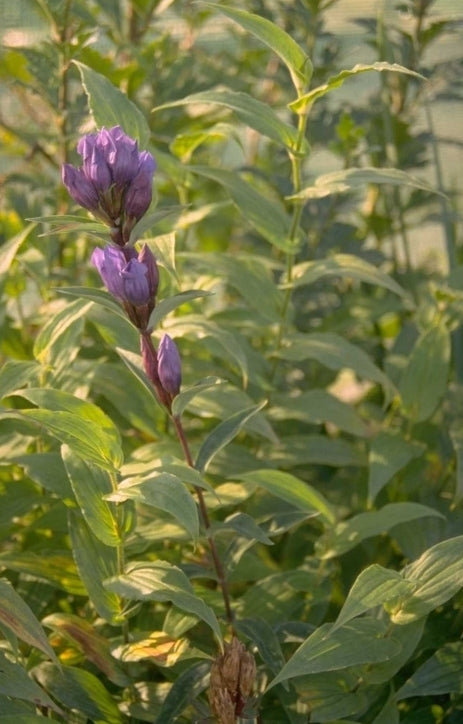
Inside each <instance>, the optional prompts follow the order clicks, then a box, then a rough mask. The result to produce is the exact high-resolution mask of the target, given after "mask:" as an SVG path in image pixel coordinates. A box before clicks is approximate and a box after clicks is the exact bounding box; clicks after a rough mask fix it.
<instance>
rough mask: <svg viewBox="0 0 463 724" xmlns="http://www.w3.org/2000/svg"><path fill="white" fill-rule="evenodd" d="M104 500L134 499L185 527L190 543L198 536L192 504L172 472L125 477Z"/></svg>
mask: <svg viewBox="0 0 463 724" xmlns="http://www.w3.org/2000/svg"><path fill="white" fill-rule="evenodd" d="M106 499H107V500H113V501H115V502H120V501H124V500H136V501H138V502H139V503H143V505H150V506H153V507H154V508H159V509H160V510H164V511H166V512H167V513H169V514H170V515H172V516H173V517H174V518H175V519H176V520H177V521H178V523H180V525H181V526H182V527H183V528H185V530H186V531H187V533H188V535H189V536H190V538H192V539H193V540H194V541H197V540H198V537H199V518H198V509H197V507H196V503H195V501H194V499H193V498H192V496H191V494H190V493H189V492H188V490H187V489H186V488H185V486H184V484H183V483H182V481H181V480H180V479H179V478H178V477H177V476H176V475H173V474H172V473H168V472H159V473H154V474H151V475H149V476H148V477H145V478H137V477H135V478H128V479H127V480H124V481H123V482H122V483H120V484H119V486H118V488H117V491H115V492H112V493H111V494H110V495H106Z"/></svg>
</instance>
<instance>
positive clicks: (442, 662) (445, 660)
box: [395, 641, 463, 701]
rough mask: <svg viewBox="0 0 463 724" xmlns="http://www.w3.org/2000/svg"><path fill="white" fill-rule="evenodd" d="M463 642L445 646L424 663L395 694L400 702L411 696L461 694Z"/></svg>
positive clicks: (462, 686) (462, 683)
mask: <svg viewBox="0 0 463 724" xmlns="http://www.w3.org/2000/svg"><path fill="white" fill-rule="evenodd" d="M462 661H463V642H461V641H455V642H454V643H448V644H445V645H444V646H443V647H442V648H440V649H438V651H436V652H435V653H434V654H433V655H432V656H431V657H430V658H429V659H427V661H425V662H424V664H422V665H421V666H420V667H419V668H418V669H417V670H416V671H414V672H413V676H412V677H411V678H410V679H408V681H406V682H405V684H404V685H403V686H402V687H401V688H400V689H399V691H398V692H397V694H396V697H395V698H396V700H397V701H401V700H403V699H408V698H409V697H411V696H442V695H444V694H452V693H455V694H461V691H462V689H463V666H462V665H461V662H462Z"/></svg>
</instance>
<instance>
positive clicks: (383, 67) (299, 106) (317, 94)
mask: <svg viewBox="0 0 463 724" xmlns="http://www.w3.org/2000/svg"><path fill="white" fill-rule="evenodd" d="M371 71H380V72H381V71H390V72H392V73H405V74H406V75H411V76H414V77H415V78H418V79H420V80H426V78H425V77H424V76H422V75H420V74H419V73H417V72H416V71H413V70H410V69H409V68H405V66H403V65H399V64H398V63H386V62H384V61H381V62H377V63H371V64H370V65H366V64H363V63H358V64H357V65H355V66H354V67H353V68H351V69H350V70H341V71H340V72H339V73H338V74H337V75H334V76H332V77H331V78H329V79H328V81H327V82H326V83H323V85H320V86H318V87H317V88H313V89H312V90H311V91H309V93H305V94H304V95H303V96H301V97H300V98H298V99H297V100H296V101H293V102H292V103H291V104H290V108H292V110H293V111H295V112H296V113H301V112H304V111H305V110H306V109H307V107H308V106H311V105H312V103H314V102H315V101H316V100H317V99H318V98H321V97H322V96H324V95H326V94H327V93H330V92H331V91H332V90H335V89H336V88H340V87H341V86H342V85H343V83H344V81H345V80H347V79H348V78H350V77H351V76H355V75H358V74H359V73H369V72H371Z"/></svg>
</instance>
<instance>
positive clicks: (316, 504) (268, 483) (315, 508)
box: [240, 469, 336, 525]
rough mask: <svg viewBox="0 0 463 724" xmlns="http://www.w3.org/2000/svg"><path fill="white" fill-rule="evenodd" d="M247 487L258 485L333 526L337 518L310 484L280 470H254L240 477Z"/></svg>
mask: <svg viewBox="0 0 463 724" xmlns="http://www.w3.org/2000/svg"><path fill="white" fill-rule="evenodd" d="M240 479H241V480H243V481H244V482H245V483H246V484H247V485H253V486H254V485H258V486H260V487H262V488H265V490H268V492H269V493H271V494H272V495H275V496H276V497H277V498H281V499H282V500H285V501H286V502H287V503H290V505H294V507H295V508H297V509H298V510H302V511H304V512H307V513H314V512H318V513H320V515H321V516H322V518H324V520H325V522H326V523H328V524H330V525H332V524H333V523H334V522H335V520H336V518H335V515H334V512H333V511H332V509H331V507H330V505H329V504H328V502H327V500H325V498H324V497H323V495H322V494H321V493H319V492H318V491H317V490H315V488H313V487H312V486H311V485H309V484H308V483H305V482H303V481H302V480H299V478H296V477H295V476H294V475H290V473H285V472H281V471H280V470H265V469H264V470H253V471H252V472H250V473H246V474H244V475H241V476H240Z"/></svg>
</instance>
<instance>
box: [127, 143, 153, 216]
mask: <svg viewBox="0 0 463 724" xmlns="http://www.w3.org/2000/svg"><path fill="white" fill-rule="evenodd" d="M151 158H153V157H152V156H151ZM153 162H154V159H153ZM145 166H148V164H147V163H146V164H145V165H144V166H143V167H142V168H141V169H140V170H139V172H138V173H137V175H136V176H135V178H134V179H132V181H131V183H130V186H129V187H128V189H127V193H126V196H125V213H126V215H127V216H129V217H131V216H132V217H134V218H135V219H141V217H142V216H143V214H144V213H145V212H146V211H147V210H148V208H149V205H150V204H151V199H152V198H153V188H152V180H153V173H154V166H153V170H148V171H147V170H146V168H145Z"/></svg>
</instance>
